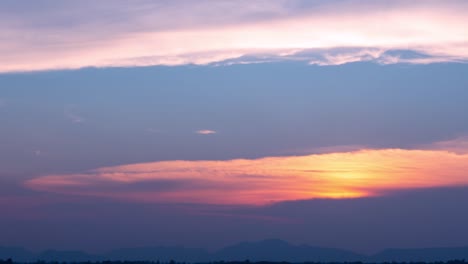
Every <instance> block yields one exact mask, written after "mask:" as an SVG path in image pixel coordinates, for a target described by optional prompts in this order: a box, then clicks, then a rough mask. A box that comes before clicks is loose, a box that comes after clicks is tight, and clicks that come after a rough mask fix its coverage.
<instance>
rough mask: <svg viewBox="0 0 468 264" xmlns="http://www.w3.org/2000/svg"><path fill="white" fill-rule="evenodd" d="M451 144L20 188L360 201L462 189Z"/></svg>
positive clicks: (162, 197)
mask: <svg viewBox="0 0 468 264" xmlns="http://www.w3.org/2000/svg"><path fill="white" fill-rule="evenodd" d="M457 142H458V143H460V144H458V143H457V144H458V145H461V146H466V145H467V144H466V142H465V141H457ZM454 145H455V144H454V143H451V144H449V143H447V142H445V143H438V144H434V145H433V149H423V150H404V149H364V150H359V151H354V152H338V153H328V154H314V155H306V156H289V157H267V158H261V159H237V160H227V161H180V160H176V161H164V162H152V163H141V164H131V165H124V166H116V167H106V168H100V169H96V170H93V171H89V172H87V173H84V174H70V175H49V176H43V177H38V178H34V179H31V180H29V181H27V182H26V183H25V185H26V186H27V187H29V188H31V189H34V190H39V191H46V192H54V193H62V194H73V195H89V196H100V197H108V198H115V199H123V200H131V201H137V202H175V203H203V204H245V205H261V204H268V203H272V202H281V201H287V200H298V199H313V198H356V197H367V196H375V195H384V194H386V193H388V192H392V191H395V190H401V189H411V188H432V187H447V186H460V185H468V174H467V171H468V153H467V152H466V151H465V152H463V151H462V150H461V149H455V150H454V149H453V148H452V147H453V146H454ZM441 147H443V148H446V149H445V150H444V149H441Z"/></svg>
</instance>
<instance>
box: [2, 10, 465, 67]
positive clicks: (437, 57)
mask: <svg viewBox="0 0 468 264" xmlns="http://www.w3.org/2000/svg"><path fill="white" fill-rule="evenodd" d="M352 2H353V1H352ZM174 3H175V4H173V5H172V6H169V7H166V8H164V7H161V8H154V7H151V5H150V6H145V5H143V6H142V7H141V10H143V11H140V12H136V11H135V12H134V10H133V11H132V9H129V10H130V11H128V10H127V9H128V6H125V5H122V6H120V5H116V6H115V7H114V9H115V8H116V9H119V8H120V9H122V10H126V12H123V13H124V14H125V20H124V21H126V22H125V24H124V25H123V24H120V23H104V21H101V20H99V19H97V17H99V15H100V12H105V11H106V8H104V7H102V6H101V8H97V7H96V9H92V10H87V9H84V8H83V7H80V6H78V7H77V8H76V10H77V11H76V12H75V13H73V14H71V15H75V16H76V17H75V19H76V24H75V25H74V26H73V27H70V28H64V27H40V28H35V27H34V26H33V23H31V24H30V25H31V26H28V27H25V26H19V25H22V24H21V23H16V22H14V21H16V19H17V18H16V17H12V16H11V15H10V16H7V17H5V20H6V24H7V25H9V26H8V27H5V28H0V31H1V32H2V33H4V34H3V35H4V36H7V37H5V39H4V41H2V43H1V44H0V56H1V57H2V65H1V66H0V71H1V72H9V71H33V70H50V69H75V68H81V67H89V66H94V67H115V66H123V67H133V66H148V65H182V64H190V63H193V64H209V63H214V62H220V61H223V60H228V59H236V58H240V57H242V56H259V57H260V58H262V60H266V61H268V59H269V58H273V59H284V60H305V61H310V62H311V63H315V64H319V65H330V64H332V65H335V64H343V63H348V62H354V61H363V60H376V61H378V62H381V63H399V62H404V63H433V62H442V61H467V60H468V48H467V47H468V45H467V43H468V32H467V30H466V27H465V26H464V25H466V24H468V18H467V16H466V13H467V12H468V4H466V2H463V1H443V2H435V1H429V2H424V3H422V2H420V1H411V3H408V1H406V2H403V1H395V2H394V4H393V5H391V6H390V7H388V6H385V7H384V6H380V5H379V4H376V3H375V2H374V1H359V2H353V4H349V3H347V2H344V3H336V2H335V3H334V4H326V5H323V6H319V7H317V9H316V10H314V9H306V10H305V11H301V9H299V8H297V9H291V8H288V7H287V6H288V5H286V4H285V3H284V2H282V1H261V4H252V2H244V3H239V6H237V4H233V3H229V2H223V1H220V2H219V3H218V2H216V3H215V4H214V3H213V2H212V1H209V2H203V4H200V5H193V6H192V4H190V2H188V3H183V5H184V7H185V8H177V7H178V6H177V5H178V4H177V3H179V2H174ZM256 3H257V2H256ZM240 4H242V6H240ZM179 5H182V4H180V3H179ZM186 5H189V6H190V7H191V8H188V7H187V6H186ZM132 6H133V5H132ZM179 7H180V6H179ZM241 7H242V8H241ZM227 9H229V10H235V11H234V13H233V14H231V13H230V14H231V15H230V16H228V17H227V18H223V17H222V16H219V15H216V14H220V13H221V14H223V15H224V14H226V12H224V13H223V12H222V11H223V10H227ZM158 10H162V11H158ZM184 10H185V11H184ZM60 11H63V10H61V9H59V10H58V11H57V10H54V11H53V12H56V13H59V12H60ZM80 12H82V15H87V14H88V13H91V14H92V17H87V16H84V17H85V18H87V20H86V21H81V20H80V16H79V14H80ZM85 12H87V13H85ZM184 12H185V13H184ZM260 14H266V15H264V16H261V15H260ZM54 15H55V13H53V14H51V17H54ZM174 15H177V17H182V18H184V19H182V20H181V22H178V23H177V24H174V23H175V22H172V21H173V17H174ZM89 16H91V15H89ZM246 17H247V18H251V19H246ZM252 17H254V18H255V17H258V18H257V19H252ZM23 19H24V20H27V19H28V18H23ZM31 19H32V18H31ZM42 19H45V20H47V19H48V17H47V16H44V17H43V18H42ZM81 19H83V18H81ZM52 22H53V21H52ZM103 32H104V33H103ZM340 47H344V48H353V51H352V52H348V53H342V54H338V55H336V54H335V55H327V52H328V50H329V49H334V48H340ZM311 49H312V50H320V51H321V53H323V55H324V56H323V57H324V59H321V60H318V61H317V59H316V58H308V57H307V56H305V57H304V56H299V57H296V56H294V54H296V53H298V52H300V51H305V50H311ZM393 49H404V50H412V51H416V52H421V53H424V54H427V55H428V56H429V57H428V58H424V59H421V58H417V59H402V58H398V57H388V56H384V57H381V56H382V54H384V52H385V51H388V50H393ZM240 61H241V62H243V61H242V60H240ZM231 63H233V62H231ZM244 63H245V61H244Z"/></svg>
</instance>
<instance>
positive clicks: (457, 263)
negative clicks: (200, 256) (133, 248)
mask: <svg viewBox="0 0 468 264" xmlns="http://www.w3.org/2000/svg"><path fill="white" fill-rule="evenodd" d="M0 264H26V263H24V262H16V261H14V260H12V259H7V260H1V259H0ZM27 264H187V263H186V262H176V261H174V260H171V261H169V262H160V261H96V262H91V261H84V262H58V261H50V262H46V261H42V260H38V261H35V262H27ZM195 264H371V263H364V262H360V261H357V262H299V263H297V262H285V261H282V262H272V261H258V262H251V261H249V260H245V261H214V262H200V263H195ZM379 264H468V262H466V261H465V260H450V261H436V262H380V263H379Z"/></svg>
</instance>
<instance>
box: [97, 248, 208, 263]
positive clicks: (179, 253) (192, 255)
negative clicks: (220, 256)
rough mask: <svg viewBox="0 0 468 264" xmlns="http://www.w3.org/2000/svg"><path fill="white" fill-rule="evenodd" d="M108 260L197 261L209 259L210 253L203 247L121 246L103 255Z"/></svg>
mask: <svg viewBox="0 0 468 264" xmlns="http://www.w3.org/2000/svg"><path fill="white" fill-rule="evenodd" d="M105 258H106V259H109V260H141V261H148V260H160V261H170V260H173V259H174V260H177V261H184V262H198V261H207V260H209V259H210V254H209V253H208V252H207V251H205V250H203V249H196V248H185V247H147V248H123V249H118V250H114V251H111V252H110V253H109V254H106V255H105Z"/></svg>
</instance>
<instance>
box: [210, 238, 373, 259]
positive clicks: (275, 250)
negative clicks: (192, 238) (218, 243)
mask: <svg viewBox="0 0 468 264" xmlns="http://www.w3.org/2000/svg"><path fill="white" fill-rule="evenodd" d="M213 256H214V260H225V261H235V260H246V259H248V260H251V261H290V262H304V261H322V262H332V261H358V260H363V259H365V258H366V257H365V256H363V255H359V254H356V253H353V252H349V251H345V250H340V249H332V248H319V247H311V246H307V245H301V246H294V245H291V244H289V243H287V242H285V241H282V240H278V239H269V240H263V241H259V242H243V243H239V244H237V245H234V246H230V247H226V248H223V249H221V250H219V251H218V252H216V253H215V254H214V255H213Z"/></svg>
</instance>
